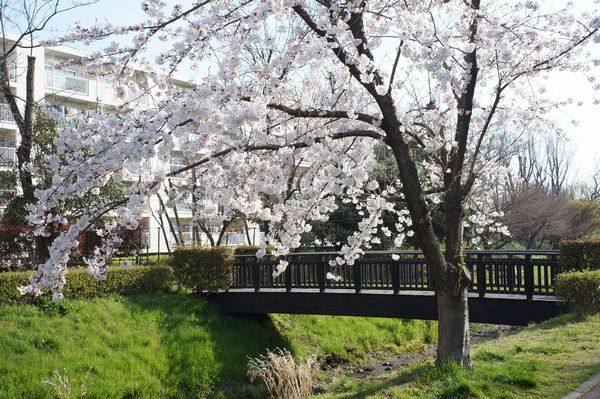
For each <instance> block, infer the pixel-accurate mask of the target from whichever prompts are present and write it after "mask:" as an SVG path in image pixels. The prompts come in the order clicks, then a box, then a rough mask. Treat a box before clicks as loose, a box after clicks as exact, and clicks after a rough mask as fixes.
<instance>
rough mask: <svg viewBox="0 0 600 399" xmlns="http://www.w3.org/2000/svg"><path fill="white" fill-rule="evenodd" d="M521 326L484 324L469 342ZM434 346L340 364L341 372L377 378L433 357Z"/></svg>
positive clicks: (354, 375)
mask: <svg viewBox="0 0 600 399" xmlns="http://www.w3.org/2000/svg"><path fill="white" fill-rule="evenodd" d="M520 328H521V327H511V326H502V325H494V326H486V327H483V328H477V329H476V330H475V331H474V332H473V333H472V334H471V344H477V343H479V342H484V341H489V340H491V339H496V338H498V337H500V336H502V335H505V334H508V333H511V332H514V331H517V330H519V329H520ZM435 351H436V346H435V345H434V344H432V345H428V346H426V347H425V348H424V349H423V350H422V351H420V352H413V353H407V354H404V355H397V356H394V357H391V358H389V359H386V360H382V361H379V362H372V363H366V364H361V365H358V366H356V365H354V366H350V365H340V367H341V368H342V372H343V373H344V374H347V375H351V376H352V377H355V378H379V377H381V376H384V375H386V374H389V373H391V372H393V371H394V370H399V369H402V368H405V367H408V366H410V365H412V364H414V363H419V362H423V361H425V360H433V359H435Z"/></svg>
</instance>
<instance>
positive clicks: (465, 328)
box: [436, 287, 472, 368]
mask: <svg viewBox="0 0 600 399" xmlns="http://www.w3.org/2000/svg"><path fill="white" fill-rule="evenodd" d="M437 307H438V349H437V359H436V361H437V363H443V362H447V361H455V362H457V363H458V364H460V365H461V366H463V367H469V368H470V367H472V363H471V355H470V351H469V348H470V343H469V341H470V333H469V306H468V301H467V288H466V287H465V288H462V289H461V290H460V292H459V293H458V294H457V295H456V294H455V293H448V292H445V291H444V290H438V292H437Z"/></svg>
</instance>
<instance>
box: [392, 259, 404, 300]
mask: <svg viewBox="0 0 600 399" xmlns="http://www.w3.org/2000/svg"><path fill="white" fill-rule="evenodd" d="M401 264H402V263H400V261H399V260H398V261H395V260H392V289H393V290H394V295H396V294H398V293H399V292H400V265H401Z"/></svg>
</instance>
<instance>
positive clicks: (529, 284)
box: [525, 254, 533, 299]
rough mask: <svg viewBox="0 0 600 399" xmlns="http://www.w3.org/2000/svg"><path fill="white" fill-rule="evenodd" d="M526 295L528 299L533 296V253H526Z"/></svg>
mask: <svg viewBox="0 0 600 399" xmlns="http://www.w3.org/2000/svg"><path fill="white" fill-rule="evenodd" d="M525 295H526V296H527V299H532V298H533V265H532V264H531V254H526V255H525Z"/></svg>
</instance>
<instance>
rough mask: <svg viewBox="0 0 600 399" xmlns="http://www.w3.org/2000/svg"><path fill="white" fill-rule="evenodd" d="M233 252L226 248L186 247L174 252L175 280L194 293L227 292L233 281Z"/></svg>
mask: <svg viewBox="0 0 600 399" xmlns="http://www.w3.org/2000/svg"><path fill="white" fill-rule="evenodd" d="M233 260H234V258H233V251H232V250H231V248H226V247H212V248H210V247H184V248H178V249H177V250H175V251H174V252H173V257H172V264H171V265H172V267H173V273H174V274H175V279H176V280H177V281H178V282H179V284H180V285H181V286H182V287H185V288H189V289H191V290H192V291H193V292H216V291H219V290H227V289H228V288H229V286H230V285H231V283H232V281H233Z"/></svg>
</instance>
